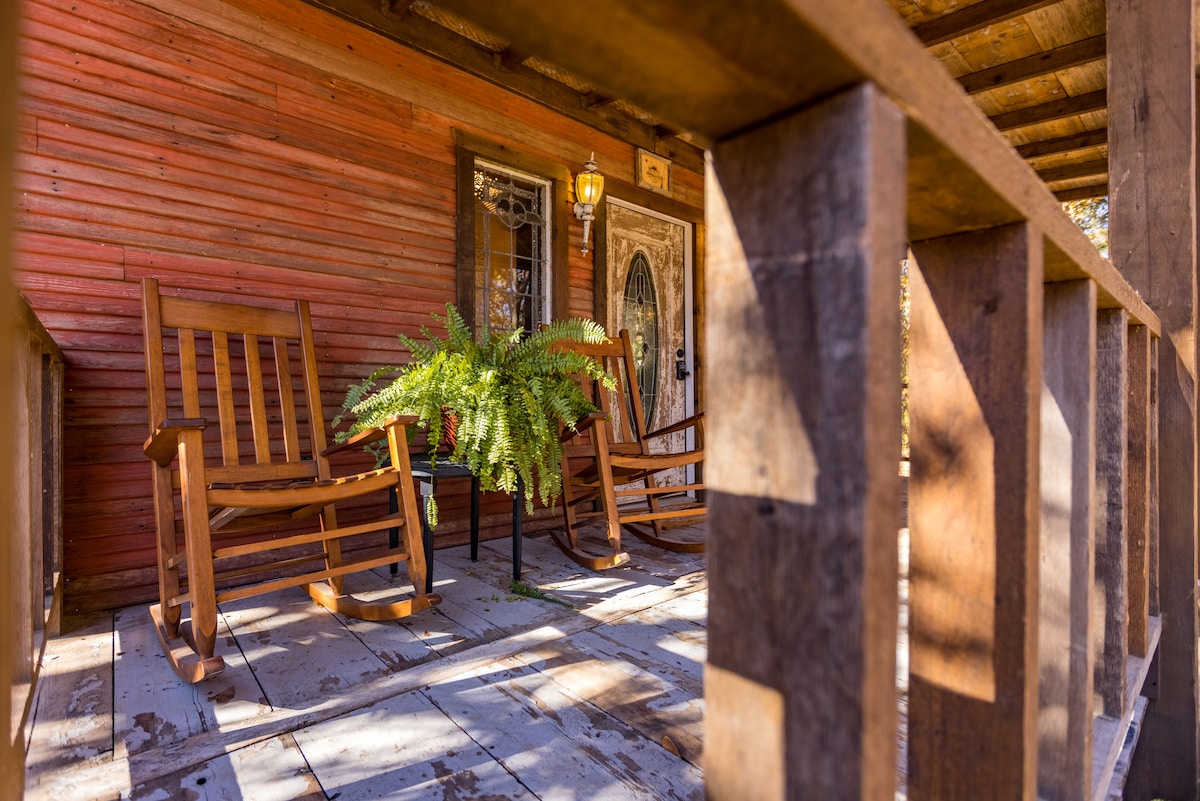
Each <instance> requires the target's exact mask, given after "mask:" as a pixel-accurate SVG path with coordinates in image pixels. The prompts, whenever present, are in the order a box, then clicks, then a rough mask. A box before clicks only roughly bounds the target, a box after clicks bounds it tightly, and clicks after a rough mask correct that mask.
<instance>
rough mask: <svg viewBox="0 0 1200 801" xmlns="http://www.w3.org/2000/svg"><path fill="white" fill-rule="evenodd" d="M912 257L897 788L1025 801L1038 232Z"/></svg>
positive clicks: (928, 246)
mask: <svg viewBox="0 0 1200 801" xmlns="http://www.w3.org/2000/svg"><path fill="white" fill-rule="evenodd" d="M912 251H913V254H914V256H915V257H916V260H915V264H913V263H910V273H909V274H910V279H909V280H910V291H911V295H912V329H911V340H910V341H911V353H910V361H909V370H910V372H909V417H910V425H911V435H910V437H911V448H912V467H911V470H912V477H911V479H910V481H911V483H910V489H909V530H910V537H911V553H910V556H909V558H910V563H909V565H910V568H909V569H910V576H911V577H910V584H909V597H910V599H911V613H910V618H909V620H910V623H909V642H910V656H909V665H910V680H909V706H908V708H909V751H908V753H909V758H908V797H909V798H910V799H913V801H925V799H949V798H971V799H976V800H977V801H986V799H1033V798H1034V797H1035V795H1036V781H1037V769H1036V761H1037V760H1036V748H1037V686H1038V661H1037V612H1038V607H1037V597H1038V592H1037V576H1038V564H1037V556H1038V525H1039V524H1038V515H1039V505H1040V500H1039V492H1038V459H1039V455H1040V445H1039V442H1040V433H1041V427H1040V408H1041V398H1042V390H1041V378H1042V294H1043V289H1042V238H1041V236H1040V235H1038V234H1037V232H1035V231H1034V230H1032V229H1031V228H1030V227H1029V226H1026V225H1013V226H1006V227H1003V228H997V229H991V230H986V231H980V232H977V233H971V234H963V235H959V236H954V237H947V238H945V239H940V240H933V241H927V242H915V243H913V244H912ZM984 754H986V755H987V759H982V760H981V759H980V756H981V755H984Z"/></svg>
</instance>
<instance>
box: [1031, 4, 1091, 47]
mask: <svg viewBox="0 0 1200 801" xmlns="http://www.w3.org/2000/svg"><path fill="white" fill-rule="evenodd" d="M1025 20H1026V22H1027V23H1028V24H1029V27H1030V30H1032V31H1033V33H1034V35H1035V36H1036V37H1037V39H1038V42H1039V43H1040V44H1041V47H1042V49H1044V50H1050V49H1053V48H1055V47H1061V46H1062V45H1065V44H1069V43H1070V42H1077V41H1079V40H1080V39H1086V38H1088V37H1090V36H1099V35H1100V34H1103V33H1104V32H1105V24H1106V23H1105V16H1104V0H1059V2H1056V3H1054V4H1052V5H1048V6H1046V7H1044V8H1039V9H1037V10H1035V11H1030V12H1029V13H1027V14H1026V15H1025Z"/></svg>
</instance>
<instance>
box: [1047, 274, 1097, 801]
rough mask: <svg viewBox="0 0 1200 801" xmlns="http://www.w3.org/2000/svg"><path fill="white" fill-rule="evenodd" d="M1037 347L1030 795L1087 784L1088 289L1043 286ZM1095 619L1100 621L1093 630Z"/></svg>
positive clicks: (1091, 561)
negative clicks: (1035, 667) (1034, 713)
mask: <svg viewBox="0 0 1200 801" xmlns="http://www.w3.org/2000/svg"><path fill="white" fill-rule="evenodd" d="M1044 302H1045V306H1044V321H1045V322H1044V329H1043V330H1044V338H1043V341H1042V365H1043V373H1042V375H1043V379H1042V413H1041V459H1040V472H1041V516H1040V524H1039V525H1040V535H1039V541H1040V546H1039V563H1038V570H1039V582H1038V584H1039V589H1038V596H1039V599H1038V608H1039V612H1038V662H1039V678H1038V688H1039V690H1038V691H1039V697H1038V797H1039V798H1041V799H1045V801H1084V799H1087V798H1090V796H1091V787H1092V709H1093V704H1092V671H1093V664H1094V661H1093V650H1092V640H1093V637H1092V635H1091V629H1092V620H1091V617H1092V601H1093V597H1094V596H1098V595H1099V593H1094V592H1093V589H1092V588H1093V582H1094V581H1095V558H1094V555H1095V551H1094V548H1093V543H1094V539H1095V523H1094V518H1095V514H1094V512H1095V498H1094V487H1095V478H1096V472H1095V464H1096V457H1095V450H1096V449H1095V440H1096V435H1095V424H1096V285H1095V284H1094V283H1093V282H1091V281H1088V280H1083V281H1071V282H1066V283H1054V284H1047V285H1046V288H1045V301H1044ZM1102 625H1103V623H1102V622H1100V626H1102Z"/></svg>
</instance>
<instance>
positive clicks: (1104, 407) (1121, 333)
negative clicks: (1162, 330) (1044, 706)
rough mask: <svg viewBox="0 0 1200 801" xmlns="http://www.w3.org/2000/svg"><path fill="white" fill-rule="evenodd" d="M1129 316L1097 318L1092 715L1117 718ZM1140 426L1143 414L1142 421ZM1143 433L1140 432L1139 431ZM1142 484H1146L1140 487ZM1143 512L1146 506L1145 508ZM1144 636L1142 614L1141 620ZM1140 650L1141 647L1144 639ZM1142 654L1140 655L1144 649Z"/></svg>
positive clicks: (1123, 647) (1125, 590) (1124, 636)
mask: <svg viewBox="0 0 1200 801" xmlns="http://www.w3.org/2000/svg"><path fill="white" fill-rule="evenodd" d="M1129 339H1130V332H1129V316H1128V315H1127V314H1126V313H1125V312H1124V311H1123V310H1116V311H1113V310H1105V311H1101V312H1099V314H1098V316H1097V319H1096V577H1095V580H1096V587H1097V588H1098V589H1099V590H1100V592H1098V593H1097V594H1096V597H1095V598H1094V599H1093V605H1092V621H1093V626H1094V629H1093V632H1092V642H1093V643H1094V646H1093V648H1094V651H1095V653H1096V657H1095V658H1096V671H1095V685H1096V713H1097V714H1100V715H1105V716H1107V717H1110V718H1119V717H1121V715H1122V713H1123V712H1124V709H1123V707H1122V704H1123V703H1124V698H1125V659H1126V657H1128V655H1129V650H1130V641H1131V640H1132V639H1133V637H1132V633H1131V629H1132V628H1133V622H1132V621H1131V620H1130V614H1129V610H1130V605H1131V599H1130V592H1129V583H1130V577H1129V572H1130V571H1129V561H1130V560H1129V552H1130V550H1131V549H1132V547H1133V546H1132V544H1129V543H1127V539H1128V537H1129V525H1128V523H1127V509H1128V506H1129V503H1128V500H1127V496H1126V488H1127V486H1128V484H1129V483H1130V482H1129V480H1128V477H1127V476H1128V473H1129V462H1130V460H1129V450H1130V449H1131V447H1132V441H1131V440H1130V437H1129V430H1130V427H1129V425H1128V421H1129V420H1130V419H1131V418H1133V417H1134V416H1133V415H1132V414H1131V413H1130V412H1129V411H1128V406H1127V404H1128V403H1129V396H1130V383H1129V373H1130V366H1131V365H1130V358H1129ZM1141 419H1142V420H1143V425H1144V414H1143V416H1142V418H1141ZM1141 433H1142V434H1144V430H1143V432H1141ZM1143 486H1145V485H1144V483H1143ZM1143 508H1145V507H1144V505H1143ZM1141 632H1142V637H1143V638H1144V637H1145V615H1144V614H1143V615H1142V616H1141ZM1142 648H1143V649H1144V648H1145V642H1144V639H1143V643H1142ZM1143 654H1144V651H1143Z"/></svg>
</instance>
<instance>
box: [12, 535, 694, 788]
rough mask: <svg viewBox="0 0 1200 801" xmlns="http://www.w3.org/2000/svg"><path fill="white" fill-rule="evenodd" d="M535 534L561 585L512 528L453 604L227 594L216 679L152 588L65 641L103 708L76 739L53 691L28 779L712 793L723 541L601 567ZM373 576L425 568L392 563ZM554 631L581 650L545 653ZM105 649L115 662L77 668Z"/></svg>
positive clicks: (440, 573)
mask: <svg viewBox="0 0 1200 801" xmlns="http://www.w3.org/2000/svg"><path fill="white" fill-rule="evenodd" d="M527 539H528V541H527V548H526V552H527V555H528V557H529V559H528V561H527V562H526V564H527V565H528V566H529V570H528V571H527V573H526V576H525V579H526V583H527V586H530V587H536V588H537V590H538V591H540V592H544V593H545V594H546V595H547V596H549V597H552V598H556V599H557V602H555V601H551V600H544V599H539V598H528V597H523V596H521V595H518V594H516V593H512V592H509V591H508V590H509V589H510V588H509V586H508V583H509V582H510V581H511V572H510V570H511V562H510V561H508V557H509V556H510V554H509V552H508V550H507V546H508V543H507V542H501V543H498V544H497V546H496V547H488V546H485V547H484V548H483V549H481V554H480V556H481V558H480V561H479V562H475V563H472V562H471V561H470V559H469V556H468V554H467V548H466V547H465V546H463V547H461V548H457V549H451V550H450V551H448V552H439V554H438V565H437V573H436V583H437V587H436V589H437V591H438V592H440V593H442V594H443V596H446V597H447V602H446V603H445V604H444V607H445V608H444V609H443V608H435V609H431V610H427V612H425V613H422V614H419V615H415V616H413V617H412V618H408V619H406V620H404V621H399V622H382V623H371V622H365V621H357V620H348V619H344V618H341V617H340V616H338V615H335V614H332V613H330V612H327V611H326V610H324V609H322V608H320V607H318V606H316V605H315V604H313V603H312V602H311V601H310V600H309V599H308V597H307V594H306V593H304V592H303V591H302V590H299V589H291V590H285V591H281V592H278V593H272V594H269V595H266V596H260V597H257V598H253V599H245V600H243V601H240V602H237V603H230V604H223V605H222V625H223V626H224V628H223V629H222V638H221V642H220V649H221V650H220V652H221V653H222V655H223V656H224V657H225V659H226V662H227V668H226V671H225V672H224V673H223V674H221V675H220V676H218V677H215V678H214V679H213V680H210V681H208V682H205V683H203V684H201V685H199V686H198V687H187V686H184V685H182V684H180V683H179V682H178V680H177V679H176V677H175V675H174V673H173V672H171V670H170V669H169V667H168V666H167V664H166V660H165V658H164V657H162V655H161V653H160V652H159V650H158V646H157V642H156V638H155V636H154V633H153V630H152V628H151V626H150V625H149V622H148V618H147V616H146V614H145V609H144V608H143V607H137V608H131V609H128V610H122V611H121V612H119V613H118V614H117V615H116V616H115V620H114V619H111V618H110V619H109V620H108V621H107V622H106V623H104V624H103V625H100V626H96V627H95V628H94V630H89V631H88V632H86V636H82V637H80V638H79V639H78V640H75V641H72V640H70V639H69V638H60V639H59V640H56V641H54V642H52V644H51V653H50V658H49V660H48V664H52V663H54V662H56V661H59V660H67V661H66V662H63V663H62V667H63V670H62V671H61V672H62V674H63V676H64V678H63V680H62V681H63V682H65V683H64V684H62V687H63V688H67V687H69V688H71V689H78V690H79V694H78V695H77V697H76V698H75V699H71V698H70V690H67V689H64V690H63V694H60V697H59V698H58V699H57V700H56V702H55V703H57V704H58V705H59V706H63V705H68V706H69V705H71V704H74V706H71V709H77V710H78V712H79V713H81V714H83V715H85V716H88V718H87V720H88V722H89V723H90V725H91V727H92V728H91V729H89V730H87V731H84V732H83V733H82V734H71V735H70V737H67V736H66V733H67V732H66V729H67V727H66V726H64V725H61V724H60V725H58V727H57V736H58V737H59V739H58V740H57V741H54V740H53V738H54V736H55V731H56V728H55V725H54V719H55V718H59V719H62V720H67V719H68V718H70V716H71V715H70V714H68V711H67V710H65V709H59V710H58V711H57V712H54V711H52V707H51V706H49V705H47V706H45V711H44V713H43V715H42V720H43V722H44V724H45V725H46V728H44V729H43V730H41V731H38V730H36V729H35V732H34V742H35V746H34V751H33V752H31V755H30V760H29V765H30V775H29V778H28V787H29V790H28V793H27V795H28V797H29V798H30V799H31V801H42V800H43V799H45V800H46V801H61V799H63V798H68V797H69V798H71V799H72V801H75V799H81V801H86V799H88V798H111V797H116V796H117V795H122V796H125V797H129V798H136V799H142V798H144V799H158V798H175V797H192V796H196V797H236V798H239V799H266V800H267V801H273V799H275V798H285V797H286V798H304V799H309V798H311V799H317V798H325V797H328V798H333V797H338V798H341V799H350V798H354V799H358V798H364V799H365V798H404V799H443V798H446V797H450V798H471V799H491V798H497V799H499V798H516V799H558V798H564V799H565V798H571V799H576V798H577V799H583V798H595V797H599V796H598V795H597V793H599V792H601V791H603V792H604V793H606V795H605V797H606V798H609V797H611V798H655V799H657V798H693V797H694V798H698V797H699V794H700V793H701V778H700V776H701V774H700V771H699V769H698V768H697V767H696V765H695V764H692V762H698V759H699V752H700V744H699V734H700V728H699V725H700V723H699V722H700V719H701V718H702V710H701V709H700V705H702V703H703V701H702V700H700V699H699V698H698V697H697V696H698V695H699V693H700V687H701V684H700V681H701V673H700V665H701V664H702V662H703V659H704V636H705V629H704V620H705V615H706V604H705V600H704V599H705V597H706V592H705V591H704V590H705V588H706V586H707V583H706V580H705V577H704V574H703V559H702V557H698V556H689V557H686V558H684V559H681V558H679V557H678V556H677V555H671V556H670V557H668V558H666V559H664V560H662V564H660V565H657V566H655V567H654V568H653V569H647V568H645V567H643V568H639V569H625V570H619V571H611V572H610V573H606V574H594V573H588V572H586V571H578V570H577V569H576V568H575V567H574V566H573V565H571V564H570V563H568V562H567V561H566V559H565V557H563V555H562V554H561V553H560V552H558V550H557V548H555V547H554V546H553V544H552V543H550V541H549V540H548V538H545V537H537V536H530V537H529V538H527ZM499 546H505V547H499ZM633 547H634V548H638V547H641V548H643V549H644V550H645V551H647V552H649V551H651V550H653V549H651V548H649V546H639V545H634V546H633ZM640 561H642V562H643V563H649V562H650V561H652V559H642V560H640ZM689 567H690V569H689ZM539 574H540V575H541V576H542V579H540V580H536V582H535V579H534V578H533V577H535V576H537V575H539ZM675 576H677V577H678V578H675ZM355 581H357V582H359V583H358V585H357V586H355V587H353V589H355V590H356V591H358V592H360V593H364V594H368V595H369V594H373V593H392V592H395V591H396V590H397V589H400V590H403V589H404V577H403V576H400V577H396V578H393V577H391V576H390V575H389V574H388V572H387V571H386V569H384V570H381V571H377V572H375V573H372V574H367V575H364V576H360V577H357V578H356V579H355ZM576 601H578V602H576ZM548 644H551V645H561V646H562V653H563V654H568V655H572V656H574V657H577V659H576V660H575V664H574V666H570V665H567V664H566V663H552V662H548V661H547V660H546V659H545V657H544V656H541V655H538V654H537V653H536V652H537V651H539V650H541V649H545V648H546V647H547V645H548ZM60 648H61V650H59V649H60ZM114 654H115V655H114ZM114 665H115V667H114ZM587 666H596V667H597V670H596V672H595V675H594V676H591V677H589V676H588V675H587V672H588V670H587ZM568 668H569V669H568ZM84 670H86V671H89V674H88V675H89V676H90V675H93V674H96V673H97V672H98V673H100V674H102V673H104V671H108V674H107V675H108V678H106V679H105V678H101V679H99V680H95V681H93V680H88V681H86V682H83V684H82V685H79V686H78V687H77V684H78V681H77V680H79V679H80V677H81V676H82V675H83V674H82V673H81V671H84ZM570 674H573V675H570ZM47 676H50V674H49V673H47ZM568 678H569V681H568ZM572 685H573V686H574V688H576V689H573V688H572ZM50 686H51V685H50V683H49V681H48V682H47V684H46V687H48V688H49V687H50ZM489 688H491V689H489ZM631 691H635V692H632V694H631ZM114 695H115V697H116V706H115V707H114V706H113V704H112V698H113V696H114ZM105 698H107V699H108V703H107V706H105V704H104V703H103V701H104V699H105ZM92 712H98V714H91V713H92ZM75 723H77V722H75ZM114 730H115V731H116V742H117V744H118V745H117V748H116V751H115V752H114V749H113V742H114ZM664 735H665V736H666V740H664ZM485 746H486V747H485ZM360 752H361V753H365V754H367V756H362V755H361V753H360ZM677 753H680V754H683V756H684V757H685V758H686V759H681V758H680V757H679V756H677V755H676V754H677ZM687 760H691V762H689V761H687ZM38 766H41V767H40V768H39V767H38ZM309 766H311V768H310V767H309ZM564 771H565V772H564ZM567 776H578V777H583V778H580V779H579V780H578V781H575V780H572V781H565V780H564V777H567ZM130 785H133V786H132V787H130Z"/></svg>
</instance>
